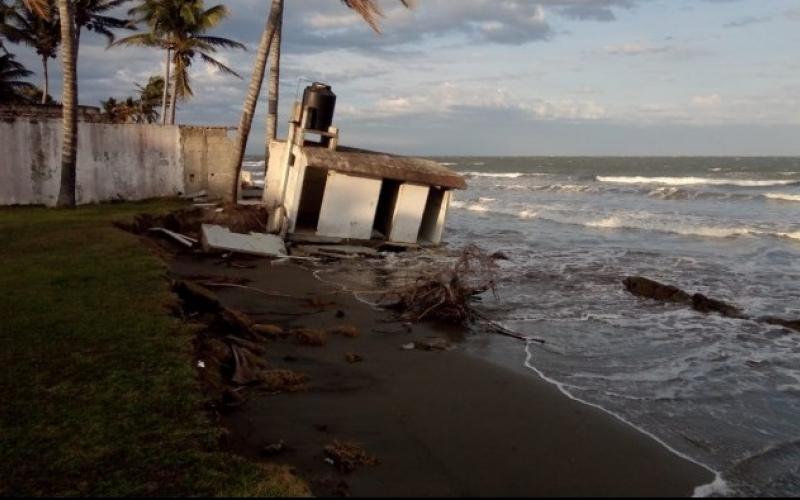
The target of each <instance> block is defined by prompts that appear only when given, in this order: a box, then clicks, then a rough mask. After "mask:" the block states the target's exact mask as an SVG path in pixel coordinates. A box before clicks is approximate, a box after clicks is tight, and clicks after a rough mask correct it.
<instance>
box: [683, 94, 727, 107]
mask: <svg viewBox="0 0 800 500" xmlns="http://www.w3.org/2000/svg"><path fill="white" fill-rule="evenodd" d="M721 102H722V98H721V97H720V96H719V94H709V95H696V96H694V97H692V101H691V103H692V105H693V106H702V107H709V106H718V105H719V104H720V103H721Z"/></svg>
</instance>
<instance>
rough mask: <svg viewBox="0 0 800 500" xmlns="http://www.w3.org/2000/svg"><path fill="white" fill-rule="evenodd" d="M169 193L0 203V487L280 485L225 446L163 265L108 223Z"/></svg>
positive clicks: (143, 491) (186, 491)
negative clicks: (124, 199) (64, 202)
mask: <svg viewBox="0 0 800 500" xmlns="http://www.w3.org/2000/svg"><path fill="white" fill-rule="evenodd" d="M177 206H179V203H178V202H175V201H150V202H142V203H126V204H110V205H95V206H88V207H81V208H78V209H74V210H56V209H46V208H40V207H37V208H7V209H0V495H270V494H274V495H288V494H302V493H305V491H304V489H303V486H302V484H301V483H299V482H297V481H296V480H293V479H292V477H293V476H291V475H287V474H284V473H283V472H282V471H280V470H277V469H275V468H274V467H273V468H269V469H265V468H263V467H260V466H258V465H255V464H251V463H248V462H246V461H244V460H242V459H239V458H237V457H234V456H232V455H230V454H226V453H223V452H221V451H220V449H219V445H218V440H219V435H220V429H219V428H217V427H215V426H213V425H212V424H211V422H210V421H209V418H208V416H207V414H206V413H205V412H204V411H203V409H202V403H203V402H202V399H201V393H200V388H199V385H198V382H197V379H196V376H195V372H194V368H193V366H192V347H191V334H190V333H189V331H188V329H187V328H186V327H184V326H183V325H182V324H181V323H180V322H179V321H178V320H177V319H175V318H173V317H171V316H170V315H169V313H168V311H167V310H166V308H165V307H164V304H165V303H167V302H168V299H169V289H168V283H167V281H166V280H165V276H166V268H165V265H164V263H163V262H161V261H160V260H159V259H158V258H156V257H155V256H154V255H153V254H151V253H150V252H149V251H148V250H147V249H146V248H145V247H144V246H143V245H142V244H141V243H140V242H139V241H138V239H137V238H136V237H135V236H133V235H131V234H128V233H125V232H123V231H121V230H119V229H116V228H114V227H113V226H112V224H111V222H112V221H114V220H125V219H130V217H131V216H133V215H134V214H136V213H140V212H157V211H165V210H168V209H171V208H176V207H177Z"/></svg>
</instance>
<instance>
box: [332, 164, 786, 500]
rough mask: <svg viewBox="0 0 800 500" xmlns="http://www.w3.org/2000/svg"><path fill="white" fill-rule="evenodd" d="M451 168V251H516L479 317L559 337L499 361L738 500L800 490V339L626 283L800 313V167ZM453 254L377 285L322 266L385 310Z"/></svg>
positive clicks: (391, 272)
mask: <svg viewBox="0 0 800 500" xmlns="http://www.w3.org/2000/svg"><path fill="white" fill-rule="evenodd" d="M437 160H438V161H440V162H442V163H444V164H446V165H448V166H450V168H453V169H455V170H458V171H460V172H461V173H463V174H464V175H465V176H466V178H467V183H468V184H469V188H468V190H466V191H459V192H457V193H456V195H455V199H454V201H453V203H452V205H451V208H450V211H449V214H448V220H447V229H446V232H445V240H446V241H447V242H448V248H450V249H452V251H451V252H450V253H449V254H448V252H447V251H446V250H444V251H442V252H440V253H441V254H442V255H449V256H450V257H449V258H451V259H452V254H453V253H455V250H457V249H458V248H459V247H462V246H464V245H467V244H477V245H479V246H481V247H482V248H484V249H486V250H488V251H490V252H493V251H498V250H499V251H502V252H504V253H505V254H506V255H507V256H508V257H509V260H507V261H499V266H500V269H499V272H500V281H499V286H498V294H499V300H494V299H493V298H492V297H491V296H487V297H485V298H484V300H483V301H481V303H480V305H479V307H481V308H482V309H483V312H484V313H485V314H487V315H489V316H491V317H492V318H494V319H495V320H497V321H499V322H501V323H502V324H503V325H505V326H506V327H508V328H511V329H513V330H515V331H517V332H520V333H523V334H526V335H533V336H536V337H539V338H543V339H545V340H546V344H545V345H544V346H543V347H542V346H539V345H538V344H529V345H527V346H526V345H522V344H520V345H514V344H506V343H502V344H501V345H502V346H504V347H501V348H500V349H501V351H500V352H493V353H491V355H492V356H494V357H497V356H502V357H504V358H505V359H507V360H508V362H509V363H525V364H526V366H527V367H528V368H529V369H530V373H531V376H539V375H541V376H542V377H544V378H545V379H546V380H549V381H551V382H553V383H555V384H557V385H558V386H559V387H560V388H561V389H562V390H563V391H564V392H566V393H567V394H568V395H569V396H570V397H573V398H576V399H579V400H582V401H585V402H587V403H589V404H592V405H596V406H599V407H601V408H603V409H605V410H607V411H609V412H610V413H612V414H614V415H617V416H619V417H620V418H622V419H623V420H625V421H626V422H628V423H630V424H632V425H634V426H636V427H638V428H639V429H641V430H643V431H644V432H646V433H648V434H650V435H652V436H653V437H655V438H656V439H658V440H659V441H661V442H662V443H664V444H665V445H666V446H668V447H670V448H671V449H673V450H674V451H676V452H678V453H680V454H681V455H684V456H687V457H690V458H691V459H693V460H695V461H697V462H699V463H702V464H705V465H706V466H708V467H709V468H711V469H713V470H714V471H717V472H719V473H720V474H721V475H722V478H723V479H724V481H725V482H726V484H727V486H728V488H729V489H728V491H727V493H729V494H732V495H745V494H755V495H800V332H794V331H791V330H788V329H785V328H782V327H778V326H769V325H766V324H763V323H758V322H755V321H749V320H740V319H731V318H725V317H721V316H718V315H714V314H709V315H704V314H701V313H698V312H695V311H693V310H691V309H688V308H686V307H684V306H680V305H674V304H662V303H658V302H655V301H650V300H642V299H639V298H636V297H633V296H631V295H630V294H629V293H628V292H626V290H625V289H624V287H623V286H622V283H621V281H622V279H623V278H624V277H626V276H631V275H636V276H645V277H648V278H651V279H655V280H658V281H661V282H664V283H668V284H671V285H675V286H678V287H680V288H682V289H684V290H686V291H687V292H689V293H695V292H700V293H703V294H706V295H708V296H709V297H712V298H717V299H720V300H724V301H727V302H731V303H733V304H735V305H737V306H739V307H741V308H742V309H743V311H744V312H745V313H746V314H748V315H750V316H753V317H758V316H777V317H782V318H788V319H800V158H550V157H548V158H437ZM437 258H440V257H438V256H437V253H435V252H434V253H433V254H431V255H428V256H424V257H419V256H416V255H415V256H413V257H412V256H408V257H404V256H402V255H397V256H394V255H393V256H391V257H390V258H388V259H386V263H385V264H383V265H382V266H383V267H381V268H378V272H377V274H376V275H374V276H373V277H372V278H370V279H367V280H361V281H359V279H357V277H358V276H362V274H359V273H354V272H352V270H351V269H347V270H345V268H343V267H341V266H339V267H336V268H331V269H329V270H327V271H322V273H323V274H325V273H327V279H330V280H332V281H338V282H340V283H344V284H347V286H349V287H350V288H351V289H353V290H359V291H362V292H366V293H363V294H362V297H365V298H366V299H368V300H369V299H370V297H373V298H374V297H375V295H374V294H373V295H370V293H369V291H370V288H379V289H380V288H382V289H384V290H385V289H386V288H387V287H389V285H390V283H391V280H392V277H393V276H394V277H396V275H397V274H398V273H401V274H402V275H404V276H406V277H409V276H412V275H413V274H414V272H415V269H417V268H423V267H424V266H425V264H428V265H430V264H431V263H434V265H436V264H435V261H436V259H437ZM442 258H444V257H442ZM495 349H497V348H495ZM478 350H480V348H478ZM530 445H531V446H535V445H536V444H535V443H531V444H530Z"/></svg>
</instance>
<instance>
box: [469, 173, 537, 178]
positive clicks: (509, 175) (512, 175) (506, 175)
mask: <svg viewBox="0 0 800 500" xmlns="http://www.w3.org/2000/svg"><path fill="white" fill-rule="evenodd" d="M464 175H467V176H470V177H496V178H504V179H517V178H519V177H522V176H523V175H526V174H524V173H522V172H464Z"/></svg>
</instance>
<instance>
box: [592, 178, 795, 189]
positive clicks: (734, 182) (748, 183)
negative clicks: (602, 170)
mask: <svg viewBox="0 0 800 500" xmlns="http://www.w3.org/2000/svg"><path fill="white" fill-rule="evenodd" d="M596 179H597V181H598V182H611V183H615V184H664V185H667V186H699V185H707V186H739V187H769V186H791V185H797V184H800V181H795V180H783V181H778V180H754V179H722V178H713V177H711V178H709V177H641V176H631V177H629V176H597V177H596Z"/></svg>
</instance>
